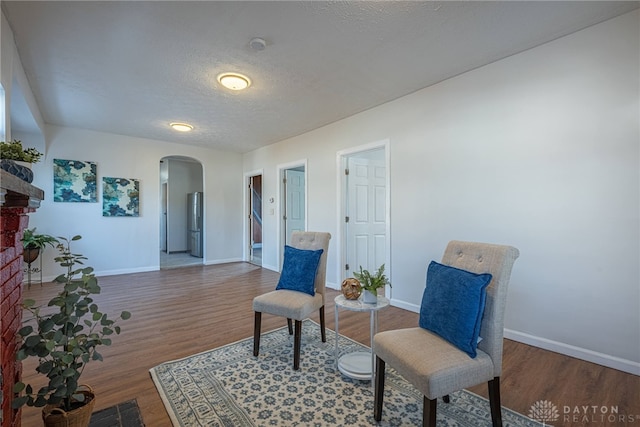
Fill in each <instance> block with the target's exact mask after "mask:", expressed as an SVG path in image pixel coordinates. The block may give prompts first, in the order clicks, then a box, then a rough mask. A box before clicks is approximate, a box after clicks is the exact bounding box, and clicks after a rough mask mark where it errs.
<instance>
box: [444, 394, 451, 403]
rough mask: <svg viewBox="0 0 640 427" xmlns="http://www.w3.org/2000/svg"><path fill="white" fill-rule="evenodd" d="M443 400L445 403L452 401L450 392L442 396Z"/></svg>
mask: <svg viewBox="0 0 640 427" xmlns="http://www.w3.org/2000/svg"><path fill="white" fill-rule="evenodd" d="M442 401H443V402H444V403H450V402H451V399H450V398H449V395H448V394H445V395H444V396H442Z"/></svg>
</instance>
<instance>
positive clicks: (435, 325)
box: [420, 261, 491, 358]
mask: <svg viewBox="0 0 640 427" xmlns="http://www.w3.org/2000/svg"><path fill="white" fill-rule="evenodd" d="M489 282H491V274H489V273H484V274H476V273H472V272H470V271H466V270H460V269H459V268H455V267H450V266H447V265H443V264H439V263H437V262H435V261H431V264H429V268H428V269H427V286H426V288H425V289H424V294H423V296H422V305H421V306H420V327H422V328H425V329H427V330H429V331H431V332H434V333H436V334H438V335H440V336H441V337H442V338H444V339H445V340H447V341H449V342H450V343H451V344H453V345H455V346H456V347H458V348H459V349H460V350H462V351H464V352H465V353H467V354H468V355H469V356H470V357H472V358H475V357H476V348H477V347H478V336H479V335H480V326H481V323H482V315H483V313H484V305H485V302H486V300H487V286H488V285H489Z"/></svg>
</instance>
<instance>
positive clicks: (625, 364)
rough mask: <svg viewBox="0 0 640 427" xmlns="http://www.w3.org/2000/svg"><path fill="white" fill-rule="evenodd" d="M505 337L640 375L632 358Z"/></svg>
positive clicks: (415, 308)
mask: <svg viewBox="0 0 640 427" xmlns="http://www.w3.org/2000/svg"><path fill="white" fill-rule="evenodd" d="M391 305H392V306H394V307H399V308H403V309H405V310H408V311H412V312H414V313H419V312H420V306H419V305H416V304H410V303H407V302H406V301H400V300H395V299H392V300H391ZM416 326H417V325H416ZM504 337H505V338H508V339H510V340H514V341H518V342H521V343H524V344H528V345H531V346H533V347H538V348H542V349H545V350H549V351H553V352H556V353H560V354H564V355H567V356H571V357H575V358H576V359H581V360H586V361H587V362H592V363H596V364H598V365H602V366H606V367H608V368H613V369H617V370H619V371H623V372H628V373H630V374H634V375H640V363H638V362H634V361H632V360H627V359H622V358H620V357H616V356H612V355H609V354H604V353H599V352H596V351H593V350H588V349H586V348H581V347H576V346H573V345H570V344H565V343H561V342H558V341H552V340H549V339H547V338H541V337H536V336H533V335H529V334H526V333H524V332H519V331H514V330H511V329H505V330H504Z"/></svg>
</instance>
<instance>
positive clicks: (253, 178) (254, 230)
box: [247, 172, 262, 266]
mask: <svg viewBox="0 0 640 427" xmlns="http://www.w3.org/2000/svg"><path fill="white" fill-rule="evenodd" d="M247 188H248V191H247V194H248V200H247V206H248V211H249V215H248V221H249V222H248V230H249V232H248V233H247V235H248V237H249V241H248V250H249V252H248V253H249V256H248V258H247V259H248V261H249V262H250V263H251V264H255V265H259V266H262V172H259V173H257V174H250V175H249V176H248V187H247Z"/></svg>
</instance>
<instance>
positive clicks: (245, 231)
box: [242, 169, 264, 262]
mask: <svg viewBox="0 0 640 427" xmlns="http://www.w3.org/2000/svg"><path fill="white" fill-rule="evenodd" d="M258 175H262V193H263V194H264V173H263V170H262V169H256V170H253V171H250V172H245V173H244V178H243V179H242V183H243V185H242V186H243V187H244V188H243V190H242V194H243V199H244V200H243V202H242V203H243V205H244V208H243V210H242V211H243V212H244V215H243V219H242V224H243V225H242V260H243V261H246V262H249V261H251V260H250V259H249V258H250V255H251V254H250V253H249V244H248V242H250V241H251V240H250V239H251V236H250V235H249V233H250V232H251V230H250V227H249V215H251V212H250V209H251V205H250V203H249V196H250V194H249V184H250V183H251V178H252V177H254V176H258ZM263 224H264V221H263ZM262 234H263V235H264V225H263V227H262ZM263 251H264V249H263ZM263 253H264V252H263Z"/></svg>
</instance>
